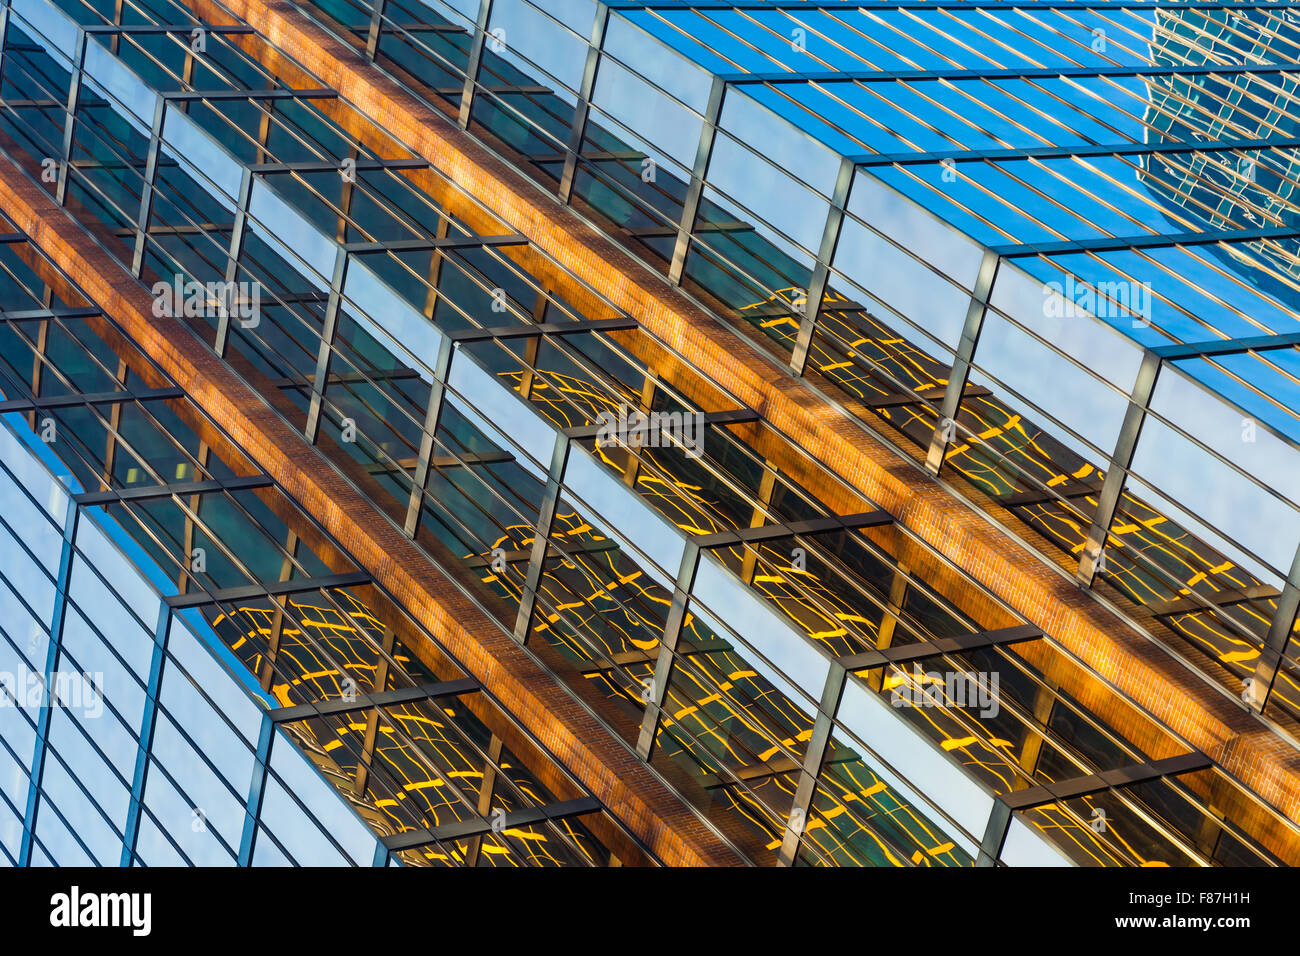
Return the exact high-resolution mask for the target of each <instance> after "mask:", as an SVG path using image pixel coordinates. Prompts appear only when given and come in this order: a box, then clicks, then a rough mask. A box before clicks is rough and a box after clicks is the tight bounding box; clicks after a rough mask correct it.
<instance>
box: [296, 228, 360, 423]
mask: <svg viewBox="0 0 1300 956" xmlns="http://www.w3.org/2000/svg"><path fill="white" fill-rule="evenodd" d="M348 257H349V253H348V251H347V250H346V249H345V248H343V247H342V246H340V247H339V248H338V249H337V250H336V251H335V255H334V274H333V276H332V277H331V279H330V297H329V302H328V303H327V304H326V306H325V321H324V324H323V325H322V326H321V334H320V350H319V352H317V354H316V376H315V378H314V379H313V381H312V388H311V404H310V406H309V407H308V409H307V423H306V425H304V426H303V435H304V436H306V438H307V442H308V443H309V444H312V445H314V444H316V437H317V434H318V432H319V431H320V411H321V399H322V398H323V397H324V394H325V385H326V383H327V380H328V378H329V370H330V361H331V359H332V357H333V354H334V339H335V335H336V333H337V331H338V321H339V311H340V309H341V308H342V300H343V284H344V282H345V280H346V278H347V268H348Z"/></svg>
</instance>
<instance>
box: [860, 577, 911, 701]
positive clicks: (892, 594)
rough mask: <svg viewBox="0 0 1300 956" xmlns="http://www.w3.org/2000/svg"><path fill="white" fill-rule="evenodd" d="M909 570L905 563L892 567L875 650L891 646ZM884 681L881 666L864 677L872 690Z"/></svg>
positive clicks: (905, 598)
mask: <svg viewBox="0 0 1300 956" xmlns="http://www.w3.org/2000/svg"><path fill="white" fill-rule="evenodd" d="M908 574H909V571H908V569H907V567H906V566H905V565H902V564H898V565H895V567H894V574H893V578H892V580H891V581H890V582H889V603H888V604H887V605H886V606H885V607H884V608H883V611H884V614H883V616H882V617H881V620H880V628H879V630H878V631H877V632H876V650H878V651H883V650H886V649H888V648H889V647H891V646H892V645H893V643H894V631H896V630H897V629H898V624H899V621H900V619H901V618H902V615H903V606H904V604H905V603H906V601H907V590H908V585H910V584H911V580H910V579H909V577H908ZM884 682H885V669H884V668H883V667H873V668H872V669H871V670H870V671H869V672H868V673H867V676H866V678H865V679H864V683H865V684H866V685H867V686H868V687H870V688H871V689H872V690H873V691H879V690H880V689H881V687H882V686H884Z"/></svg>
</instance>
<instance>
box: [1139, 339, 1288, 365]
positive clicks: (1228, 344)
mask: <svg viewBox="0 0 1300 956" xmlns="http://www.w3.org/2000/svg"><path fill="white" fill-rule="evenodd" d="M1298 345H1300V332H1288V333H1286V334H1284V335H1253V336H1250V337H1249V338H1241V339H1215V340H1213V341H1210V342H1190V343H1184V344H1178V345H1158V346H1156V347H1155V348H1153V349H1152V350H1151V351H1152V352H1155V353H1156V355H1159V356H1160V357H1161V358H1162V359H1164V360H1165V361H1167V362H1177V361H1179V360H1180V359H1191V358H1212V357H1214V356H1216V355H1241V354H1242V353H1245V352H1267V351H1269V350H1270V349H1289V348H1295V347H1296V346H1298Z"/></svg>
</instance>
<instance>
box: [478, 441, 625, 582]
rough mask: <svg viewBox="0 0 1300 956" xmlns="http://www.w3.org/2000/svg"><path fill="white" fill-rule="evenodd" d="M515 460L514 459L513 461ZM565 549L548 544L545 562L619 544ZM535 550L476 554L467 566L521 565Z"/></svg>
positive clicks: (594, 543) (615, 547)
mask: <svg viewBox="0 0 1300 956" xmlns="http://www.w3.org/2000/svg"><path fill="white" fill-rule="evenodd" d="M511 460H513V459H511ZM564 544H565V547H564V549H563V550H561V549H560V548H559V547H557V546H556V544H555V543H554V542H551V543H549V544H547V546H546V556H545V558H543V560H545V561H567V560H569V558H570V557H573V556H577V555H583V554H603V553H604V552H606V551H616V550H618V548H619V547H621V546H620V545H619V543H618V542H617V541H614V540H612V539H611V540H607V541H592V542H585V541H584V542H580V543H577V544H572V545H570V544H569V543H568V542H565V543H564ZM532 556H533V549H532V548H531V547H529V548H515V549H512V550H510V551H503V552H502V553H501V554H499V555H496V556H493V555H491V554H476V555H474V556H473V557H471V558H469V559H467V560H466V562H465V564H466V565H467V566H468V567H471V568H486V567H489V566H491V564H492V563H493V562H494V561H497V560H501V561H504V562H505V563H506V564H519V563H521V562H524V561H529V560H531V559H532Z"/></svg>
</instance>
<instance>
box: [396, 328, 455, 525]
mask: <svg viewBox="0 0 1300 956" xmlns="http://www.w3.org/2000/svg"><path fill="white" fill-rule="evenodd" d="M454 351H455V349H454V343H453V342H452V340H451V337H450V336H447V335H445V334H444V335H443V336H442V341H441V342H440V343H439V345H438V358H437V361H435V363H434V368H433V383H432V385H431V387H430V389H429V401H428V404H427V405H426V406H425V410H424V426H423V430H422V431H421V432H420V454H419V458H418V459H417V461H416V465H415V474H414V476H413V477H414V484H412V486H411V497H410V499H409V500H408V501H407V503H406V521H405V522H404V523H403V525H402V529H403V530H404V531H405V532H406V533H407V534H408V535H409V536H410V537H411V538H415V537H416V536H417V535H418V533H419V531H420V514H421V512H422V510H423V508H424V492H425V489H426V488H427V487H428V485H429V471H430V462H431V461H432V460H433V446H434V441H435V438H434V436H436V435H437V433H438V426H439V424H440V422H441V420H442V406H443V402H444V401H445V400H446V397H447V378H448V376H449V375H450V374H451V359H452V355H453V354H454Z"/></svg>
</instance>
